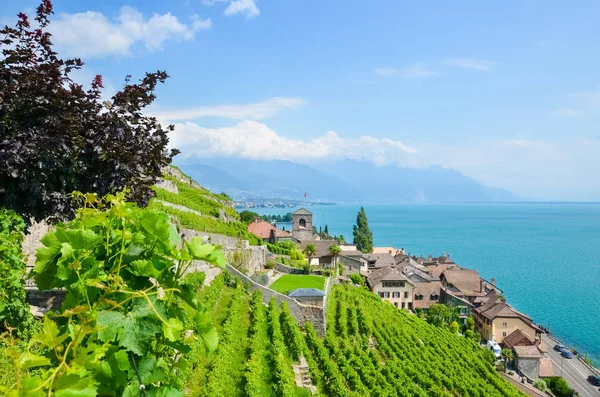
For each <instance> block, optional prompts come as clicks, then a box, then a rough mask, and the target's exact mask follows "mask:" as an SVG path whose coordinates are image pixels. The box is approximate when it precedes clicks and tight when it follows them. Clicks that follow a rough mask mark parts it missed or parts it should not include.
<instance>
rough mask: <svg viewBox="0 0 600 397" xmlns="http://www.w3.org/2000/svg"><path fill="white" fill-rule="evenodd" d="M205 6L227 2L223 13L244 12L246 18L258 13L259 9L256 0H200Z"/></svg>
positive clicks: (255, 15) (230, 14) (228, 14)
mask: <svg viewBox="0 0 600 397" xmlns="http://www.w3.org/2000/svg"><path fill="white" fill-rule="evenodd" d="M200 2H201V3H202V4H204V5H205V6H208V7H210V6H212V5H214V4H216V3H225V2H228V3H229V5H227V8H225V12H224V14H225V15H227V16H232V15H237V14H245V15H246V19H252V18H255V17H257V16H259V15H260V10H259V9H258V6H257V5H256V2H257V0H200Z"/></svg>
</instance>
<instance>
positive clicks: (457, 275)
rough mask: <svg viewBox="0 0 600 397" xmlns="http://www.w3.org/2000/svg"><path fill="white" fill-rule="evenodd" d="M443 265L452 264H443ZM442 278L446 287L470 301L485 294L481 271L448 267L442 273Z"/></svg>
mask: <svg viewBox="0 0 600 397" xmlns="http://www.w3.org/2000/svg"><path fill="white" fill-rule="evenodd" d="M442 266H452V265H450V264H442ZM440 280H441V281H442V285H443V286H444V287H445V288H447V289H448V290H449V291H451V292H452V293H453V294H455V295H457V296H460V297H462V298H465V299H467V300H468V301H472V300H474V299H475V298H476V297H478V296H483V295H485V291H484V290H483V284H482V281H481V277H479V273H477V271H475V270H470V269H460V268H456V269H454V268H451V269H447V270H445V271H444V272H443V273H442V274H441V275H440Z"/></svg>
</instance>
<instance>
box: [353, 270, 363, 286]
mask: <svg viewBox="0 0 600 397" xmlns="http://www.w3.org/2000/svg"><path fill="white" fill-rule="evenodd" d="M350 280H351V281H352V282H353V283H354V284H357V285H365V279H364V278H363V277H362V276H361V275H360V274H358V273H353V274H351V275H350Z"/></svg>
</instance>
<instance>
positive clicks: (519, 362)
mask: <svg viewBox="0 0 600 397" xmlns="http://www.w3.org/2000/svg"><path fill="white" fill-rule="evenodd" d="M513 350H514V352H515V354H514V356H515V367H516V368H517V369H518V370H519V372H521V373H522V374H523V375H525V376H526V377H528V378H529V379H537V378H539V377H540V360H541V359H542V358H543V356H542V353H541V352H540V351H539V350H538V348H537V347H536V346H515V347H514V348H513Z"/></svg>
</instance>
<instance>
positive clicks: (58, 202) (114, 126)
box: [0, 0, 179, 220]
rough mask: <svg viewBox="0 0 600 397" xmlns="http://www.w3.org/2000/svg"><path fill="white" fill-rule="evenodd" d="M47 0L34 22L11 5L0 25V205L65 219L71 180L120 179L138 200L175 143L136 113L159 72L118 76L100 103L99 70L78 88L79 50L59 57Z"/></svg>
mask: <svg viewBox="0 0 600 397" xmlns="http://www.w3.org/2000/svg"><path fill="white" fill-rule="evenodd" d="M52 13H53V11H52V4H51V2H50V1H49V0H42V1H41V4H40V5H39V7H38V8H37V13H36V17H35V22H33V21H32V22H31V23H30V22H29V20H28V18H27V16H26V15H25V14H23V13H21V14H19V20H18V21H17V24H16V27H14V28H10V27H8V26H4V25H3V27H2V28H0V37H2V40H1V41H0V53H2V57H1V59H0V87H1V88H0V108H1V109H0V125H1V126H2V127H1V129H0V131H1V132H0V135H1V137H0V152H1V153H2V156H0V186H1V190H2V193H1V194H0V206H3V207H7V208H11V209H14V210H16V211H17V212H18V213H19V214H21V215H23V216H26V219H27V220H28V219H29V217H33V218H35V219H37V220H41V219H45V218H47V217H52V218H54V219H69V218H72V217H73V215H74V210H75V208H77V207H76V203H75V202H73V201H72V200H70V199H69V194H70V193H71V192H73V191H74V190H79V191H85V192H94V193H98V194H99V195H105V194H108V193H116V192H118V191H120V190H121V189H124V188H125V187H129V189H130V192H129V198H130V199H132V200H135V201H136V202H137V203H139V204H140V205H147V204H148V201H149V200H150V198H151V197H152V196H153V194H152V190H151V189H150V187H151V186H152V185H153V184H154V183H155V181H156V179H157V178H158V177H160V176H161V167H164V166H167V165H168V164H169V163H170V162H171V159H172V157H173V156H174V155H176V154H177V153H178V152H179V151H178V150H176V149H172V150H168V149H167V146H168V143H169V138H168V133H169V132H171V131H173V128H174V127H173V126H167V127H166V128H163V127H162V126H161V125H160V124H159V122H158V121H157V120H156V118H154V117H149V116H147V115H145V114H144V113H143V111H144V109H145V108H146V106H148V105H150V104H152V102H154V99H155V98H156V92H155V89H156V87H157V85H158V84H160V83H164V82H165V80H166V79H167V77H168V76H167V73H166V72H164V71H157V72H154V73H146V75H145V77H143V78H142V79H141V81H140V82H139V83H137V84H133V83H132V82H131V79H130V78H129V77H128V78H126V80H125V84H124V86H123V88H122V89H121V90H120V91H119V92H116V93H115V94H114V95H113V96H112V98H111V99H110V101H108V102H109V103H108V104H107V103H106V102H105V101H103V100H102V76H100V75H97V76H96V77H95V78H94V80H93V81H92V82H91V88H90V89H89V90H87V91H85V90H84V89H83V87H82V86H81V85H79V84H77V83H75V82H74V81H73V80H72V78H73V77H72V74H73V72H76V71H77V70H80V69H82V67H83V62H81V60H80V59H77V58H76V59H61V58H60V57H59V56H58V54H57V53H56V52H55V51H54V48H53V44H52V42H51V34H50V32H49V31H50V30H51V28H50V19H49V17H50V15H51V14H52Z"/></svg>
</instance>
